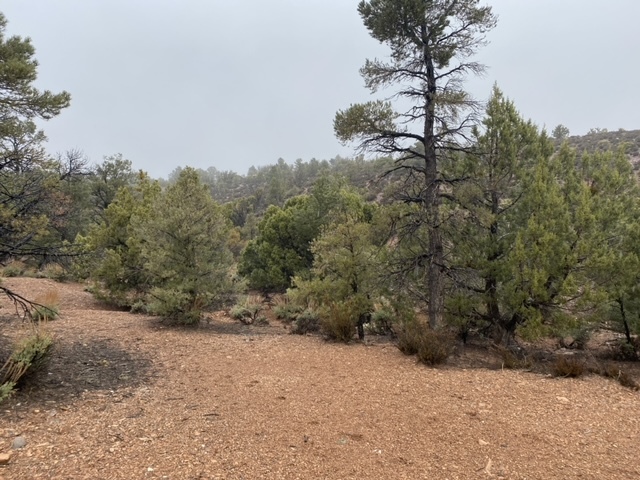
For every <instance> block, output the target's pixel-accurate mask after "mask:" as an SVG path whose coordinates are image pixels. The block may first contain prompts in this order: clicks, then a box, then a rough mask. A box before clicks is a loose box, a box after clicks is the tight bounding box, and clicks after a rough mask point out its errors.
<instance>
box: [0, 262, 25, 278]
mask: <svg viewBox="0 0 640 480" xmlns="http://www.w3.org/2000/svg"><path fill="white" fill-rule="evenodd" d="M24 271H25V266H24V264H23V263H21V262H11V263H10V264H9V265H7V266H6V267H4V268H3V269H2V275H3V276H4V277H6V278H9V277H19V276H21V275H23V274H24Z"/></svg>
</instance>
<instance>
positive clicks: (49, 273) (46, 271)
mask: <svg viewBox="0 0 640 480" xmlns="http://www.w3.org/2000/svg"><path fill="white" fill-rule="evenodd" d="M41 273H42V276H43V277H44V278H50V279H51V280H55V281H56V282H65V281H67V280H68V279H69V274H68V272H67V270H66V269H65V268H64V267H63V266H62V265H60V264H59V263H48V264H47V265H45V266H44V267H43V268H42V271H41Z"/></svg>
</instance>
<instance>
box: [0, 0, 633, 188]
mask: <svg viewBox="0 0 640 480" xmlns="http://www.w3.org/2000/svg"><path fill="white" fill-rule="evenodd" d="M487 3H488V4H490V5H492V6H493V9H494V12H495V13H496V14H498V16H499V21H498V26H497V27H496V29H495V30H494V31H492V32H491V33H490V35H489V36H488V39H489V40H490V42H491V43H490V45H489V46H487V47H485V48H484V49H483V50H482V51H481V52H480V54H479V55H478V57H477V59H478V60H479V61H481V62H483V63H485V64H486V65H487V66H488V67H489V69H488V71H487V74H486V75H485V76H484V77H483V78H481V79H472V80H469V82H468V83H467V86H468V89H469V90H470V91H471V92H472V93H473V94H474V95H475V96H476V98H479V99H486V98H487V96H488V95H489V93H490V90H491V86H492V84H493V83H494V82H497V83H498V85H499V86H500V88H501V89H502V90H503V91H504V93H505V94H506V95H507V96H508V97H510V98H511V99H512V100H514V102H515V104H516V106H517V107H518V109H519V110H520V111H521V113H522V114H523V115H524V116H525V117H527V118H531V119H532V120H534V122H536V123H537V124H538V125H541V126H543V125H546V126H547V127H548V129H552V128H553V127H554V126H555V125H557V124H559V123H562V124H564V125H566V126H567V127H569V129H570V130H571V133H572V134H583V133H586V132H587V131H588V130H589V129H590V128H592V127H601V128H608V129H609V130H612V129H618V128H624V129H627V130H632V129H638V128H640V89H639V88H638V87H637V85H638V84H639V79H640V75H639V74H640V63H639V62H638V54H639V53H638V52H640V35H638V33H637V22H638V19H640V1H638V0H611V1H609V2H602V1H596V0H493V1H487ZM357 4H358V0H270V1H264V0H244V1H242V2H240V1H237V2H236V1H232V0H180V1H178V0H172V1H169V0H153V1H151V0H135V1H133V0H109V1H106V0H102V1H98V0H56V1H52V0H4V1H3V2H2V5H1V6H0V11H2V12H3V13H4V14H5V16H6V17H7V19H8V21H9V25H8V33H9V34H18V35H21V36H29V37H31V38H32V40H33V43H34V45H35V47H36V58H37V59H38V61H39V63H40V70H39V79H38V83H37V85H38V86H39V87H40V88H46V89H50V90H53V91H60V90H67V91H69V92H70V93H71V95H72V103H71V107H70V108H69V109H67V110H66V111H64V112H63V113H62V114H61V115H60V116H59V117H58V118H56V119H54V120H51V121H49V122H47V123H46V124H44V129H45V132H46V134H47V136H48V137H49V143H48V149H49V150H50V151H51V152H52V153H55V152H64V151H66V150H68V149H72V148H78V149H81V150H83V151H84V152H85V154H86V155H87V156H88V157H89V159H90V160H91V161H92V162H100V161H102V158H103V156H105V155H111V154H115V153H122V154H123V155H124V156H125V157H126V158H129V159H130V160H132V161H133V164H134V167H135V168H141V169H144V170H147V171H148V172H149V173H150V174H151V175H152V176H156V177H159V176H166V175H167V174H168V173H169V172H171V171H172V170H173V169H174V168H175V167H177V166H185V165H191V166H195V167H198V168H204V169H206V168H208V167H211V166H214V167H216V168H217V169H219V170H235V171H238V172H240V173H246V171H247V169H248V168H249V167H250V166H251V165H256V166H258V165H266V164H272V163H275V162H276V161H277V159H278V158H279V157H282V158H284V159H285V160H286V161H287V162H289V163H292V162H293V161H295V160H296V159H297V158H302V159H303V160H309V159H311V158H314V157H315V158H317V159H330V158H332V157H335V156H336V155H342V156H350V155H351V154H352V152H353V150H352V148H351V147H344V146H342V145H340V144H339V143H338V141H337V140H336V139H335V138H334V136H333V125H332V124H333V117H334V115H335V112H336V111H337V110H338V109H342V108H346V107H348V106H349V104H351V103H355V102H362V101H366V100H368V99H370V98H371V97H370V96H369V93H368V91H367V90H366V89H365V88H364V86H363V82H362V79H361V78H360V76H359V74H358V69H359V68H360V67H361V66H362V64H363V63H364V61H365V59H366V58H374V57H378V58H382V57H383V56H384V55H385V54H386V50H385V49H384V47H383V46H381V45H379V44H378V43H377V42H376V41H375V40H373V39H371V38H369V36H368V34H367V31H366V29H365V28H364V26H363V25H362V22H361V19H360V17H359V15H358V13H357V10H356V8H357Z"/></svg>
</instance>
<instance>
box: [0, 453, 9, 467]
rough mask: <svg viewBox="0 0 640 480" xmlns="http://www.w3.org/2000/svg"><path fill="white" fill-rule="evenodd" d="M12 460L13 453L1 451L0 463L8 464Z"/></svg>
mask: <svg viewBox="0 0 640 480" xmlns="http://www.w3.org/2000/svg"><path fill="white" fill-rule="evenodd" d="M9 460H11V453H0V465H6V464H7V463H9Z"/></svg>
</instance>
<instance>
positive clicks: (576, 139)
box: [566, 129, 640, 169]
mask: <svg viewBox="0 0 640 480" xmlns="http://www.w3.org/2000/svg"><path fill="white" fill-rule="evenodd" d="M566 140H567V142H568V143H569V145H571V146H572V147H574V148H575V149H576V150H578V151H579V152H583V151H587V152H595V151H599V150H609V149H611V150H615V149H617V148H619V147H620V146H622V145H624V146H625V150H626V152H627V154H628V155H629V157H630V159H631V161H632V162H633V164H634V166H635V167H636V169H637V168H638V167H639V165H640V130H622V129H621V130H616V131H615V132H609V131H593V132H591V133H588V134H587V135H574V136H571V137H568V138H567V139H566Z"/></svg>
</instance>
